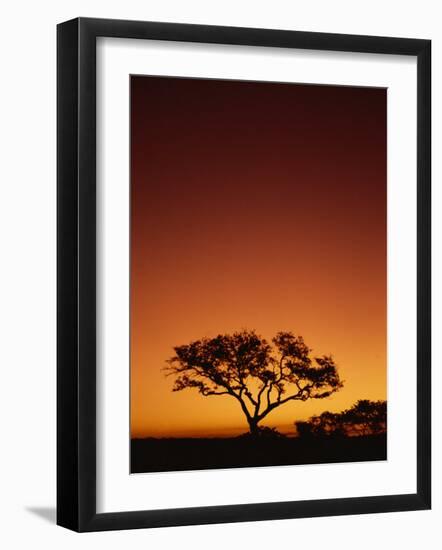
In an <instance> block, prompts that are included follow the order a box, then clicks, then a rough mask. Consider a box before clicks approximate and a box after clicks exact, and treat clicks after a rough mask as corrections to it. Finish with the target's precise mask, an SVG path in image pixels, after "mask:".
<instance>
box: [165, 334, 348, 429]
mask: <svg viewBox="0 0 442 550" xmlns="http://www.w3.org/2000/svg"><path fill="white" fill-rule="evenodd" d="M174 351H175V355H174V356H173V357H171V358H170V359H169V360H168V361H167V366H166V367H165V368H164V370H165V373H166V376H169V375H172V376H174V377H175V383H174V386H173V391H181V390H184V389H187V388H195V389H196V390H198V391H199V393H200V394H201V395H204V396H211V395H227V396H229V397H231V398H232V399H235V400H236V401H237V402H238V405H239V406H240V407H241V410H242V412H243V414H244V416H245V417H246V420H247V423H248V425H249V430H250V434H252V435H254V436H260V435H263V433H264V432H263V431H262V430H261V429H260V426H259V423H260V422H261V421H262V420H263V419H264V418H266V417H267V415H268V414H269V413H271V412H272V411H273V410H274V409H276V408H277V407H280V406H282V405H284V404H286V403H288V402H290V401H307V400H308V399H324V398H326V397H329V396H330V395H331V394H333V393H334V392H336V391H338V390H339V389H340V388H341V387H342V385H343V383H342V381H341V380H340V378H339V374H338V371H337V368H336V365H335V362H334V360H333V358H332V357H331V356H328V355H323V356H321V357H312V356H311V354H310V352H311V351H312V350H311V349H309V348H308V347H307V346H306V344H305V343H304V340H303V338H302V337H301V336H295V335H294V334H293V333H291V332H278V333H277V334H276V336H275V337H274V338H273V339H272V341H271V344H269V343H268V342H267V340H265V339H264V338H262V337H261V336H259V335H257V334H256V332H255V331H253V330H243V331H241V332H235V333H233V334H220V335H218V336H216V337H215V338H202V339H201V340H197V341H194V342H191V343H190V344H186V345H181V346H176V347H175V348H174Z"/></svg>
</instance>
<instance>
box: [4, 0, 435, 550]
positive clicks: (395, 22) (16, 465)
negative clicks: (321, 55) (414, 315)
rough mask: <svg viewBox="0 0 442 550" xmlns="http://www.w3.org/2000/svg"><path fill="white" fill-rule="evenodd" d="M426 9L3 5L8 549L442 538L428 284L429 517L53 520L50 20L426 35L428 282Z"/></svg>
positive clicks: (423, 5)
mask: <svg viewBox="0 0 442 550" xmlns="http://www.w3.org/2000/svg"><path fill="white" fill-rule="evenodd" d="M441 11H442V10H441V9H440V2H438V0H421V1H420V2H416V0H413V1H409V0H402V1H396V0H395V1H393V0H390V1H389V2H385V0H371V1H370V2H364V3H362V2H355V1H354V0H311V1H308V2H307V1H306V0H303V1H302V2H301V1H297V0H288V1H284V0H273V1H272V2H261V1H259V0H233V1H231V0H222V1H218V0H217V1H213V2H207V1H204V0H186V1H185V2H183V1H180V0H162V1H161V2H160V1H151V2H137V1H135V0H124V1H122V0H119V1H118V2H117V1H114V0H107V1H104V0H89V1H85V0H76V1H75V2H73V1H72V0H67V1H64V2H50V1H49V0H40V1H39V2H31V1H29V0H28V1H25V2H18V1H17V2H15V3H14V4H13V3H7V4H5V6H4V7H3V10H2V30H1V33H0V40H1V49H0V52H1V65H0V66H1V69H2V70H1V77H2V78H1V85H0V94H1V101H0V136H1V137H0V139H1V151H2V159H1V162H0V171H1V176H0V192H1V197H0V251H1V259H2V268H1V270H0V334H1V338H0V342H1V347H0V351H1V355H0V357H1V362H0V365H1V373H2V379H1V383H0V409H1V410H0V422H1V432H0V442H1V452H0V518H1V525H2V527H1V529H0V543H1V544H2V546H3V547H5V548H8V549H15V548H26V547H29V546H36V547H37V548H38V547H40V546H44V547H45V548H48V549H55V548H59V547H63V548H64V549H70V548H76V547H78V546H79V545H81V547H82V548H84V549H89V548H95V546H96V545H97V544H99V545H100V546H101V545H102V546H105V547H107V548H109V549H112V548H120V547H121V546H122V545H125V546H126V547H130V548H133V549H137V548H146V547H148V548H155V549H161V548H168V547H171V548H173V547H175V546H178V547H180V548H192V549H200V548H201V549H202V548H206V547H207V546H209V547H210V548H211V549H214V550H215V549H218V548H223V549H224V548H226V546H229V547H232V548H239V547H254V548H255V549H261V548H262V549H264V548H266V549H267V548H269V547H274V546H282V545H284V546H286V547H295V548H307V547H308V548H313V549H316V548H321V547H324V548H327V549H338V548H339V549H340V550H346V549H348V548H351V549H354V548H358V550H359V549H360V550H365V549H370V550H372V549H373V548H382V549H384V548H385V549H387V548H389V547H392V546H394V547H395V548H397V547H400V548H416V547H425V546H426V547H427V548H430V549H432V548H437V547H438V545H439V544H440V540H441V539H442V535H441V528H440V523H441V521H442V491H441V480H442V476H441V473H440V467H438V465H439V464H442V430H441V429H440V418H441V412H442V402H441V399H440V395H439V391H438V389H439V388H440V387H441V382H442V376H441V372H440V365H441V359H442V346H441V341H440V334H441V328H442V327H441V312H442V295H441V288H440V285H436V284H435V285H434V328H433V335H434V361H433V365H434V367H433V373H434V378H433V387H434V392H433V395H434V404H433V411H434V430H433V432H434V456H433V460H434V464H435V467H434V473H433V475H434V506H433V511H431V512H411V513H398V514H385V515H381V514H380V515H371V516H351V517H340V518H322V519H305V520H289V521H287V520H286V521H276V522H260V523H243V524H236V525H218V526H198V527H180V528H169V529H157V530H142V531H131V532H113V533H98V534H96V533H93V534H83V535H77V534H74V533H71V532H69V531H66V530H64V529H62V528H59V527H56V526H55V525H54V518H55V509H54V507H55V93H56V89H55V25H56V23H58V22H61V21H64V20H66V19H70V18H73V17H77V16H79V15H81V16H90V17H109V18H122V19H141V20H157V21H175V22H183V23H202V24H218V25H235V26H253V27H269V28H286V29H296V30H308V31H323V32H340V33H356V34H375V35H386V36H408V37H417V38H431V39H432V40H433V182H434V186H433V187H434V192H433V212H434V224H433V225H434V245H433V254H434V256H433V258H434V273H433V279H434V280H435V281H436V280H438V279H439V280H440V279H442V262H441V252H442V247H441V241H440V237H439V235H440V234H441V230H442V223H441V215H440V212H441V206H442V201H441V199H442V194H441V188H440V184H439V182H440V180H441V176H442V170H441V168H442V165H441V157H440V151H441V147H442V124H441V122H442V120H441V101H440V98H441V97H442V68H441V67H442V64H441V61H442V17H441V15H442V13H441Z"/></svg>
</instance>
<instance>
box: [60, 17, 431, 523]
mask: <svg viewBox="0 0 442 550" xmlns="http://www.w3.org/2000/svg"><path fill="white" fill-rule="evenodd" d="M57 36H58V65H57V66H58V107H57V110H58V152H57V156H58V357H57V361H58V384H57V403H58V405H57V414H58V428H57V435H58V445H57V452H58V472H57V492H58V494H57V499H58V502H57V522H58V524H59V525H61V526H64V527H67V528H69V529H73V530H76V531H101V530H110V529H130V528H142V527H161V526H175V525H190V524H207V523H222V522H238V521H253V520H271V519H284V518H300V517H315V516H325V515H343V514H361V513H375V512H392V511H406V510H424V509H429V508H430V506H431V497H430V495H431V482H430V474H431V471H430V470H431V448H430V434H431V425H430V410H431V403H430V389H431V385H430V359H431V358H430V226H431V223H430V183H431V181H430V164H431V158H430V149H431V148H430V137H431V125H430V104H431V94H430V66H431V57H430V55H431V43H430V41H428V40H417V39H408V38H391V37H374V36H353V35H337V34H323V33H312V32H297V31H282V30H269V29H253V28H233V27H232V28H229V27H216V26H201V25H183V24H172V23H158V22H137V21H116V20H105V19H83V18H80V19H75V20H72V21H68V22H65V23H62V24H60V25H59V26H58V34H57Z"/></svg>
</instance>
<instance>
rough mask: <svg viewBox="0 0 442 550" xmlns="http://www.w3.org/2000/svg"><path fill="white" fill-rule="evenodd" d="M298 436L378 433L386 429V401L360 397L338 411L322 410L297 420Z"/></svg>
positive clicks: (382, 432)
mask: <svg viewBox="0 0 442 550" xmlns="http://www.w3.org/2000/svg"><path fill="white" fill-rule="evenodd" d="M295 426H296V429H297V432H298V436H299V437H304V438H306V437H318V436H335V437H336V436H352V435H379V434H384V433H386V431H387V402H386V401H370V400H368V399H361V400H359V401H357V402H356V403H355V404H354V405H353V406H352V407H351V408H350V409H346V410H344V411H342V412H340V413H332V412H329V411H326V412H323V413H322V414H320V415H319V416H312V417H310V419H309V420H307V421H297V422H295Z"/></svg>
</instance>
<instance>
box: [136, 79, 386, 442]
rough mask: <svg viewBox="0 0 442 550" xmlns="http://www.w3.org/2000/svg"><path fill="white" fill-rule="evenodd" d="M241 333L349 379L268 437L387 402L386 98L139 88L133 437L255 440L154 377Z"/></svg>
mask: <svg viewBox="0 0 442 550" xmlns="http://www.w3.org/2000/svg"><path fill="white" fill-rule="evenodd" d="M242 328H248V329H255V330H256V331H257V332H258V333H259V334H261V335H262V336H264V337H265V338H267V339H268V340H270V339H271V338H272V337H273V336H274V335H275V333H276V332H277V331H279V330H284V331H293V332H294V333H295V334H300V335H302V336H303V337H304V339H305V341H306V343H307V344H308V345H309V346H310V347H311V348H313V350H314V353H317V354H319V355H323V354H330V353H331V354H333V356H334V358H335V360H336V363H337V364H338V367H339V372H340V375H341V377H342V378H343V379H344V380H345V386H344V388H343V389H342V390H340V391H339V392H338V393H336V394H334V395H333V396H332V397H330V398H329V399H325V400H311V401H307V402H299V401H294V402H289V403H287V404H286V405H284V406H283V407H281V408H280V409H276V410H275V411H273V412H272V413H271V414H270V415H269V416H268V417H267V418H266V421H265V422H264V425H269V426H274V427H279V428H280V429H281V430H282V431H292V426H293V422H294V421H295V420H297V419H301V418H306V417H308V416H310V415H312V414H317V413H320V412H322V411H324V410H335V411H338V410H342V409H343V408H346V407H348V406H350V405H351V404H353V403H354V402H355V401H356V400H357V399H362V398H368V399H385V398H386V90H384V89H368V88H351V87H334V86H308V85H293V84H267V83H253V82H234V81H213V80H212V81H211V80H198V79H178V78H163V77H132V79H131V433H132V436H136V437H139V436H149V435H153V436H169V435H175V436H180V435H229V434H231V433H240V432H244V431H246V430H247V424H246V421H245V418H244V416H243V414H242V412H241V410H240V407H239V405H238V403H237V402H236V401H235V400H233V399H232V398H231V397H229V396H218V397H216V396H212V397H203V396H201V395H200V394H198V392H197V391H196V390H192V389H187V390H184V391H182V392H174V393H172V391H171V388H172V382H173V381H172V379H170V378H165V377H164V373H163V372H162V371H161V368H162V367H163V366H164V365H165V361H166V359H168V358H169V357H171V356H172V355H173V346H175V345H179V344H186V343H189V342H190V341H192V340H196V339H200V338H202V337H204V336H216V335H217V334H219V333H230V332H233V331H235V330H240V329H242Z"/></svg>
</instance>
